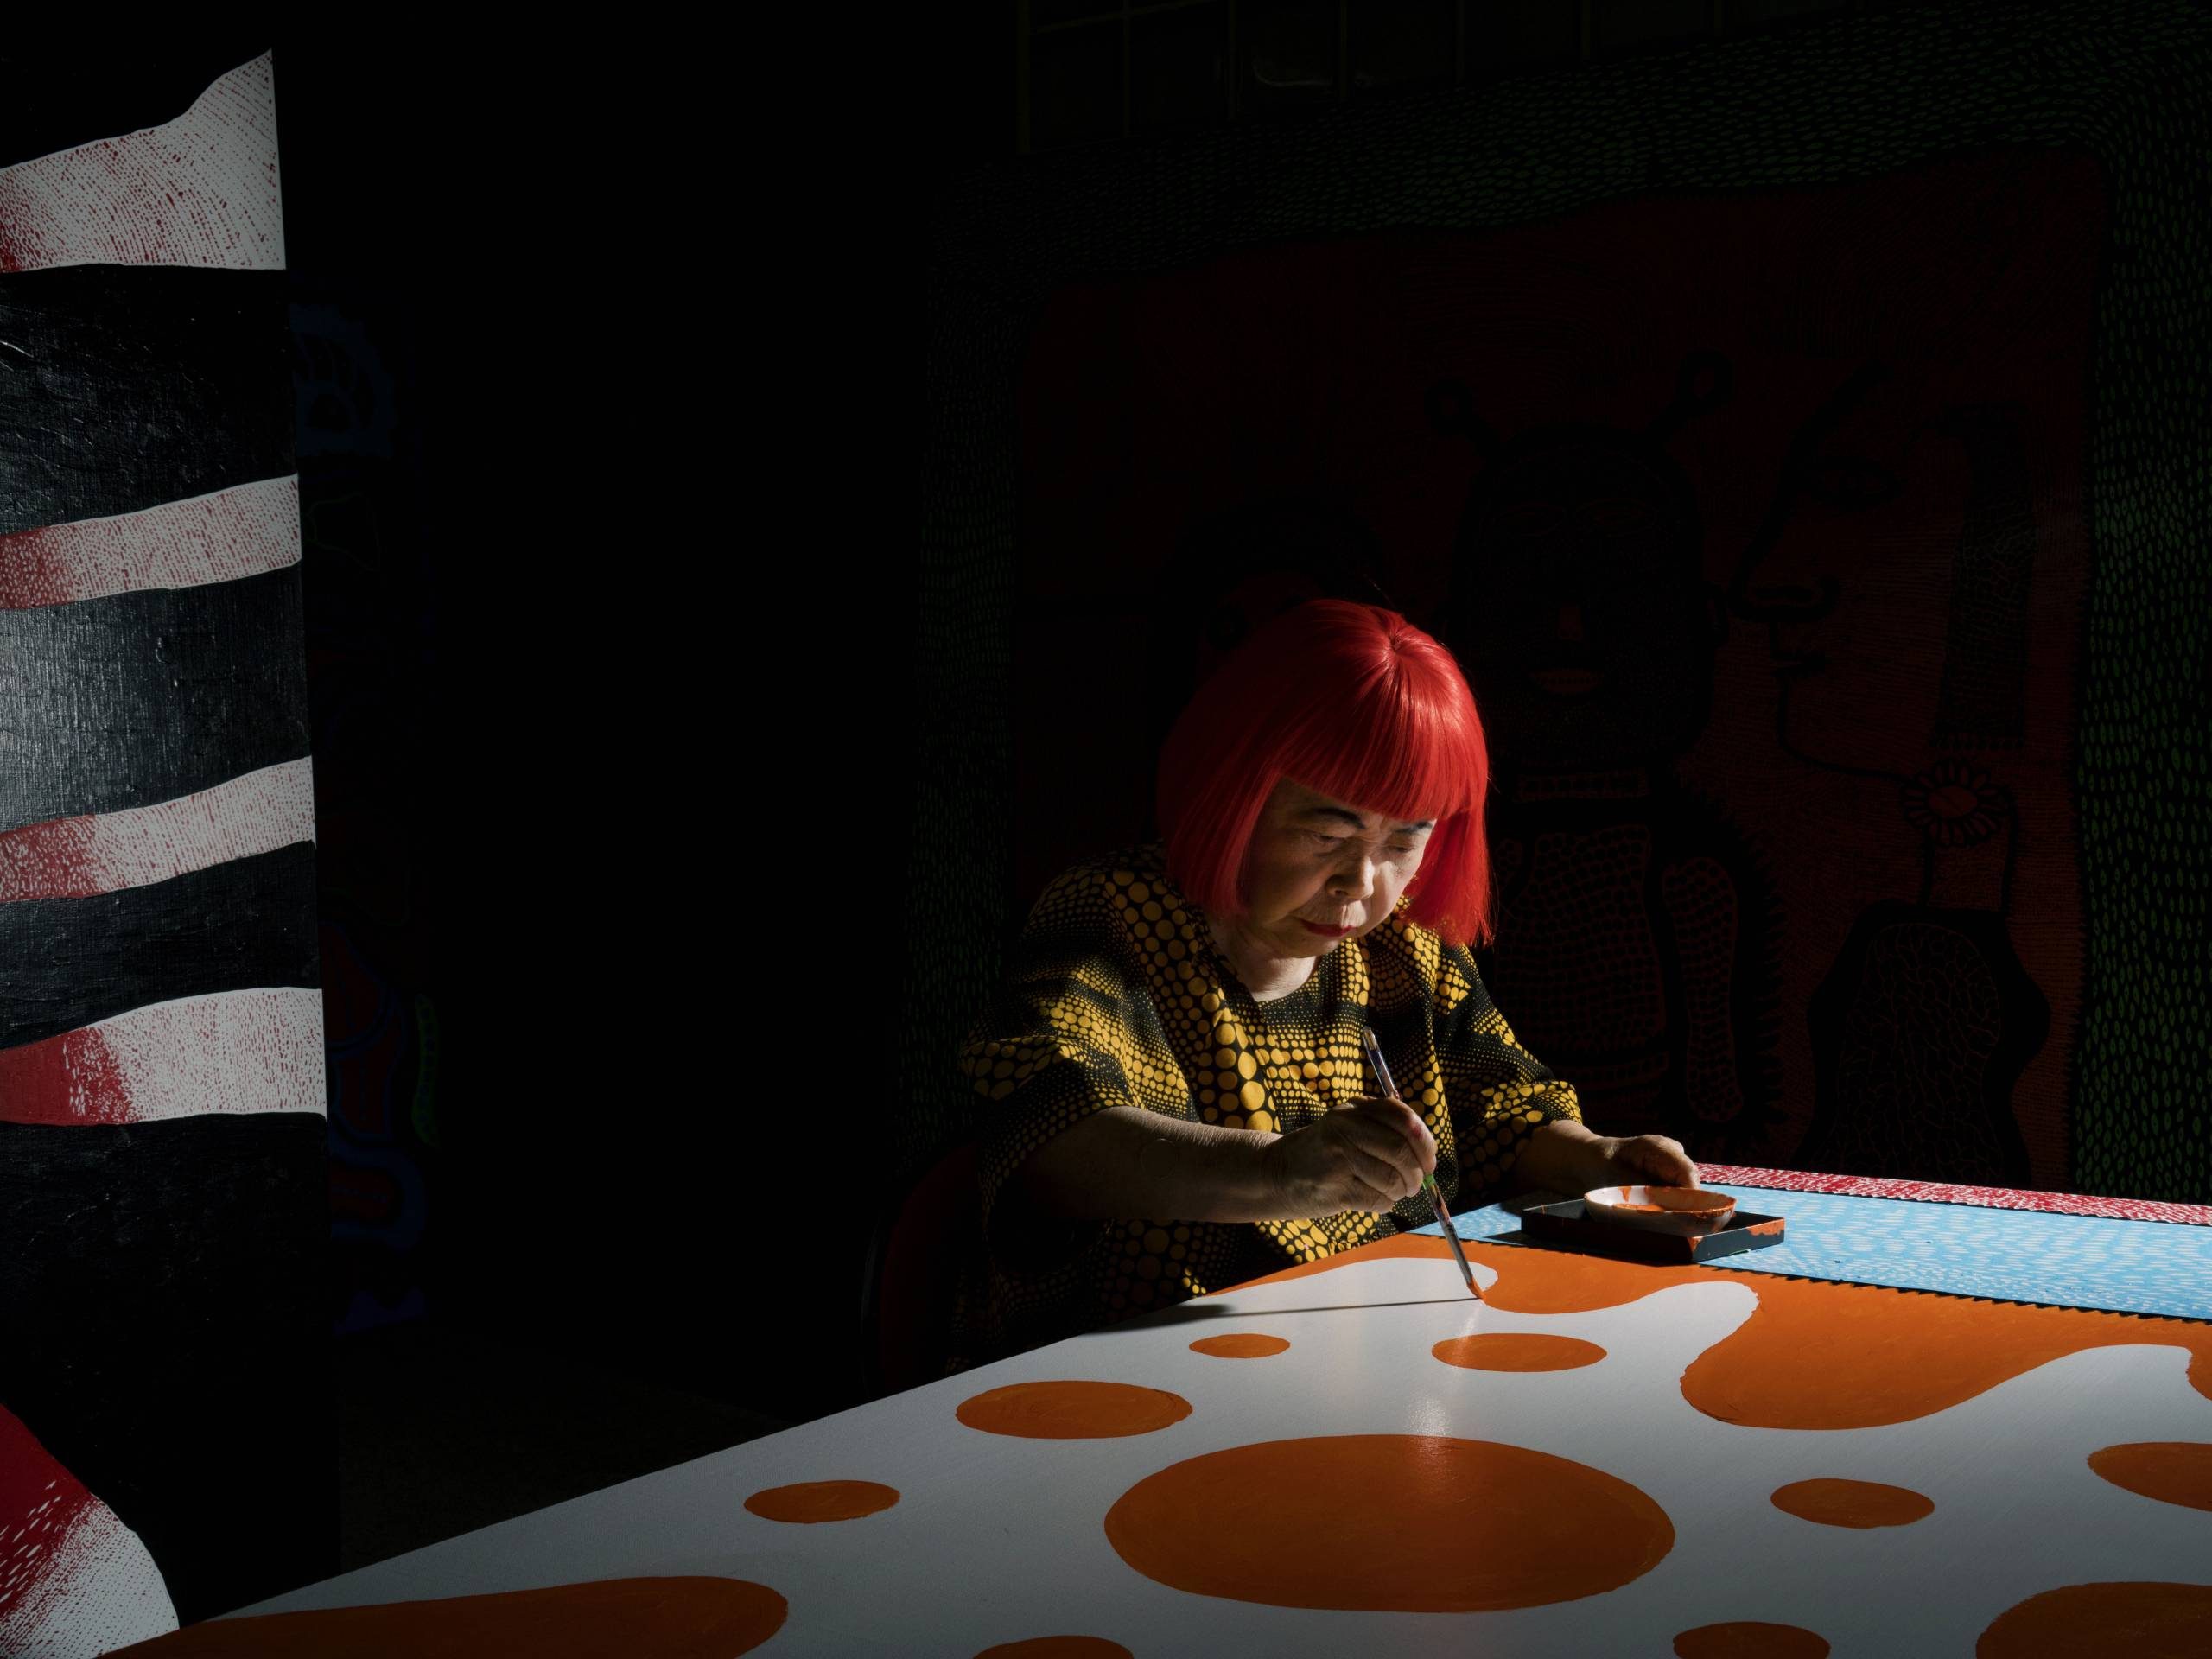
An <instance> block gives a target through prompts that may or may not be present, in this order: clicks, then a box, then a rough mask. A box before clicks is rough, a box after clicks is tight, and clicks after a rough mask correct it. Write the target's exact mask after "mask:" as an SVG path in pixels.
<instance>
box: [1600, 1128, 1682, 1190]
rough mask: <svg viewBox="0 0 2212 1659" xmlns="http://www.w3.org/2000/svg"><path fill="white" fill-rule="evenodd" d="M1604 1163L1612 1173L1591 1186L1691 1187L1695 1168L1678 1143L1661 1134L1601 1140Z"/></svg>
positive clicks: (1609, 1137) (1606, 1137)
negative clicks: (1603, 1148) (1603, 1145)
mask: <svg viewBox="0 0 2212 1659" xmlns="http://www.w3.org/2000/svg"><path fill="white" fill-rule="evenodd" d="M1603 1139H1604V1141H1605V1143H1606V1144H1605V1163H1606V1165H1607V1166H1608V1167H1609V1168H1611V1170H1612V1171H1614V1172H1615V1173H1612V1174H1611V1175H1609V1176H1608V1177H1607V1178H1606V1179H1605V1180H1603V1181H1593V1182H1592V1183H1591V1185H1593V1186H1607V1185H1615V1184H1618V1185H1622V1186H1637V1185H1644V1186H1695V1185H1697V1166H1696V1165H1695V1164H1694V1163H1692V1162H1691V1161H1690V1155H1689V1154H1688V1153H1687V1152H1685V1151H1684V1150H1683V1149H1682V1143H1681V1141H1675V1140H1670V1139H1669V1137H1667V1136H1666V1135H1628V1136H1625V1137H1622V1138H1616V1137H1613V1136H1611V1135H1607V1136H1605V1137H1603Z"/></svg>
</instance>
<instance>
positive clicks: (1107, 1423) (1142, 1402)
mask: <svg viewBox="0 0 2212 1659" xmlns="http://www.w3.org/2000/svg"><path fill="white" fill-rule="evenodd" d="M1190 1414H1191V1402H1189V1401H1187V1400H1185V1398H1183V1396H1182V1395H1179V1394H1170V1393H1168V1392H1167V1390H1166V1389H1141V1388H1139V1387H1137V1386H1136V1385H1135V1383H1086V1382H1075V1381H1065V1380H1062V1381H1053V1382H1048V1383H1008V1384H1007V1386H1006V1387H1005V1388H1002V1389H991V1390H990V1391H989V1392H988V1393H986V1394H979V1395H974V1396H973V1397H971V1398H969V1399H966V1400H963V1401H962V1402H960V1407H959V1409H958V1410H957V1412H956V1413H955V1414H954V1415H956V1416H957V1417H958V1418H959V1419H960V1421H962V1422H963V1423H965V1424H967V1425H968V1427H970V1428H979V1429H981V1430H982V1431H983V1433H986V1434H1012V1435H1014V1436H1017V1437H1018V1438H1020V1439H1022V1440H1111V1439H1115V1438H1116V1437H1118V1436H1121V1435H1124V1434H1149V1433H1152V1432H1153V1431H1154V1430H1155V1429H1161V1428H1166V1427H1167V1426H1168V1425H1169V1424H1171V1423H1179V1422H1181V1421H1183V1420H1184V1419H1185V1417H1187V1416H1189V1415H1190Z"/></svg>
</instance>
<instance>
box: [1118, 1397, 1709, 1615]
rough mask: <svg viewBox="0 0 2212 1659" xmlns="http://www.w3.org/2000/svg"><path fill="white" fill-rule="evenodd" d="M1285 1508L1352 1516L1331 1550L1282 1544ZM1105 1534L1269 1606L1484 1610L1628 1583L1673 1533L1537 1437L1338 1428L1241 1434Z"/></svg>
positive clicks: (1171, 1581) (1181, 1581)
mask: <svg viewBox="0 0 2212 1659" xmlns="http://www.w3.org/2000/svg"><path fill="white" fill-rule="evenodd" d="M1288 1515H1323V1516H1328V1515H1336V1516H1346V1515H1350V1516H1358V1517H1359V1524H1358V1525H1357V1526H1356V1527H1347V1528H1343V1529H1332V1536H1331V1538H1330V1541H1329V1548H1327V1549H1326V1550H1319V1551H1307V1550H1294V1551H1290V1552H1287V1553H1286V1552H1285V1550H1284V1548H1283V1546H1282V1538H1283V1532H1282V1526H1283V1517H1284V1516H1288ZM1106 1536H1107V1539H1108V1541H1109V1542H1110V1543H1112V1545H1113V1546H1114V1548H1115V1549H1116V1552H1118V1553H1119V1554H1120V1555H1121V1557H1122V1560H1125V1561H1127V1562H1128V1564H1129V1565H1130V1566H1131V1567H1134V1568H1135V1569H1136V1570H1137V1571H1138V1572H1140V1573H1143V1574H1144V1575H1145V1576H1146V1577H1147V1578H1148V1579H1151V1580H1154V1581H1156V1582H1158V1583H1160V1584H1164V1585H1166V1586H1168V1587H1169V1588H1171V1589H1175V1590H1182V1591H1186V1592H1190V1593H1192V1594H1193V1595H1201V1596H1222V1597H1225V1598H1227V1599H1230V1600H1232V1601H1255V1602H1263V1603H1265V1604H1267V1605H1269V1606H1274V1607H1327V1608H1336V1609H1341V1610H1344V1611H1355V1612H1408V1613H1473V1612H1489V1611H1497V1610H1499V1609H1502V1608H1508V1607H1541V1606H1546V1605H1549V1604H1551V1603H1553V1602H1558V1601H1571V1600H1573V1599H1575V1598H1576V1597H1578V1596H1594V1595H1597V1594H1599V1593H1600V1592H1604V1591H1607V1590H1615V1589H1618V1588H1619V1587H1620V1586H1622V1585H1624V1584H1627V1583H1629V1582H1630V1580H1635V1579H1638V1578H1641V1577H1642V1576H1643V1574H1644V1573H1649V1571H1650V1570H1651V1569H1652V1568H1653V1567H1656V1566H1657V1565H1658V1563H1659V1562H1660V1561H1661V1560H1662V1559H1663V1558H1664V1557H1665V1556H1666V1554H1667V1552H1668V1551H1669V1550H1670V1549H1672V1548H1674V1545H1675V1528H1674V1523H1673V1522H1670V1521H1669V1520H1668V1518H1667V1512H1666V1511H1665V1510H1662V1509H1661V1508H1660V1507H1659V1506H1658V1505H1657V1504H1656V1503H1653V1502H1652V1501H1651V1499H1650V1498H1649V1497H1646V1496H1644V1494H1643V1492H1641V1491H1638V1490H1637V1488H1635V1487H1634V1486H1631V1485H1630V1484H1628V1483H1627V1482H1626V1481H1624V1480H1621V1479H1618V1478H1616V1477H1614V1476H1611V1475H1609V1474H1606V1473H1605V1472H1604V1471H1601V1470H1597V1469H1592V1468H1591V1467H1590V1466H1589V1465H1586V1464H1580V1463H1573V1462H1570V1461H1568V1460H1567V1459H1565V1458H1557V1457H1554V1456H1552V1455H1551V1454H1550V1453H1548V1452H1535V1451H1531V1450H1529V1448H1528V1447H1526V1446H1504V1445H1501V1444H1499V1443H1498V1442H1497V1441H1494V1440H1453V1439H1451V1438H1448V1437H1446V1436H1444V1435H1439V1434H1340V1435H1331V1436H1325V1437H1321V1438H1317V1439H1313V1440H1270V1441H1267V1442H1264V1443H1262V1444H1260V1445H1256V1446H1231V1447H1230V1448H1229V1449H1228V1450H1226V1451H1222V1452H1208V1453H1207V1454H1206V1455H1205V1456H1204V1457H1198V1458H1191V1459H1185V1461H1183V1462H1181V1463H1177V1464H1171V1465H1169V1466H1168V1467H1166V1468H1165V1469H1162V1470H1160V1471H1159V1472H1158V1473H1157V1474H1154V1475H1148V1476H1147V1477H1146V1478H1144V1479H1142V1480H1141V1481H1139V1482H1138V1483H1137V1484H1135V1486H1132V1487H1131V1488H1129V1490H1128V1491H1127V1492H1124V1493H1123V1494H1122V1497H1120V1499H1119V1500H1118V1501H1116V1503H1115V1505H1114V1507H1113V1508H1112V1509H1111V1510H1109V1511H1108V1512H1107V1515H1106Z"/></svg>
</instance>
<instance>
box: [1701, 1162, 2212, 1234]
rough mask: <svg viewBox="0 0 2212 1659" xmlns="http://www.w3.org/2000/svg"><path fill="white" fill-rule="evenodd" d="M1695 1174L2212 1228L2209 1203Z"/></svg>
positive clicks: (1799, 1176) (1710, 1179)
mask: <svg viewBox="0 0 2212 1659" xmlns="http://www.w3.org/2000/svg"><path fill="white" fill-rule="evenodd" d="M1697 1174H1698V1179H1699V1180H1700V1181H1701V1182H1703V1183H1704V1184H1705V1185H1708V1186H1767V1187H1775V1188H1778V1189H1780V1190H1783V1191H1785V1192H1840V1193H1843V1194H1845V1195H1846V1196H1847V1197H1850V1198H1911V1199H1915V1200H1917V1201H1918V1202H1921V1203H1923V1204H1975V1205H1981V1206H1983V1207H1984V1208H1986V1209H1990V1210H2041V1211H2048V1212H2050V1213H2052V1214H2055V1215H2062V1216H2101V1217H2106V1218H2107V1219H2109V1220H2113V1221H2171V1222H2177V1223H2180V1224H2183V1225H2184V1226H2191V1227H2212V1205H2202V1204H2168V1203H2165V1202H2164V1201H2162V1200H2160V1199H2157V1198H2096V1197H2093V1196H2091V1195H2090V1194H2088V1193H2082V1192H2019V1191H2017V1190H2015V1189H2013V1188H2011V1187H2000V1186H1954V1185H1951V1184H1950V1183H1949V1182H1948V1181H1892V1180H1885V1179H1880V1178H1878V1177H1876V1176H1872V1175H1816V1174H1813V1173H1808V1172H1807V1171H1804V1170H1796V1169H1745V1168H1742V1167H1740V1166H1737V1165H1734V1164H1700V1165H1699V1166H1698V1169H1697Z"/></svg>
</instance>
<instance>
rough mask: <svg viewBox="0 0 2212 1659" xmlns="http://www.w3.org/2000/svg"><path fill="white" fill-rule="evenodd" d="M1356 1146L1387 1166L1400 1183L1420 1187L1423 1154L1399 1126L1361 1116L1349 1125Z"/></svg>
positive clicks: (1347, 1126)
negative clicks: (1405, 1182)
mask: <svg viewBox="0 0 2212 1659" xmlns="http://www.w3.org/2000/svg"><path fill="white" fill-rule="evenodd" d="M1345 1128H1347V1129H1348V1130H1349V1131H1350V1133H1351V1138H1352V1141H1353V1144H1355V1145H1357V1147H1359V1148H1360V1149H1361V1150H1362V1151H1363V1152H1365V1153H1366V1154H1369V1155H1370V1157H1373V1158H1376V1159H1378V1160H1381V1161H1382V1162H1383V1163H1384V1164H1387V1165H1388V1166H1389V1167H1390V1169H1391V1171H1392V1172H1393V1173H1395V1175H1396V1176H1397V1177H1398V1178H1399V1179H1401V1180H1404V1181H1409V1182H1411V1183H1412V1184H1413V1185H1415V1186H1419V1185H1421V1154H1419V1153H1418V1152H1417V1151H1415V1150H1414V1144H1413V1142H1412V1141H1408V1140H1407V1139H1406V1137H1405V1136H1404V1135H1402V1134H1401V1133H1400V1132H1399V1128H1398V1125H1397V1124H1396V1123H1395V1122H1392V1121H1390V1120H1389V1119H1387V1118H1386V1119H1383V1120H1381V1121H1379V1122H1378V1121H1377V1120H1376V1119H1375V1118H1372V1117H1368V1116H1361V1117H1359V1118H1356V1119H1354V1120H1353V1121H1352V1122H1349V1123H1347V1124H1346V1125H1345Z"/></svg>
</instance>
